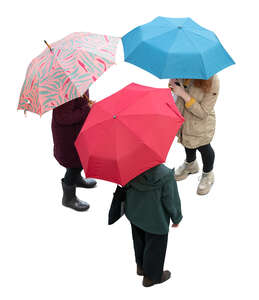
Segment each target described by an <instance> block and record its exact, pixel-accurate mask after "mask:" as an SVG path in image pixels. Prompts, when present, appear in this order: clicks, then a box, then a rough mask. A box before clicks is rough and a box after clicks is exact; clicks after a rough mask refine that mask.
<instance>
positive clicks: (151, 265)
mask: <svg viewBox="0 0 259 300" xmlns="http://www.w3.org/2000/svg"><path fill="white" fill-rule="evenodd" d="M125 189H126V200H125V215H126V217H127V218H128V220H129V221H130V223H131V227H132V238H133V244H134V250H135V259H136V263H137V274H138V275H143V276H144V278H143V285H144V286H145V287H150V286H152V285H154V284H157V283H162V282H164V281H166V280H168V279H169V278H170V277H171V273H170V271H163V268H164V260H165V254H166V248H167V239H168V231H169V225H170V219H171V221H172V223H173V225H172V226H173V227H177V226H178V224H179V223H180V221H181V219H182V212H181V202H180V198H179V194H178V189H177V184H176V181H175V178H174V170H171V169H169V168H167V167H166V166H165V165H163V164H161V165H158V166H155V167H153V168H151V169H149V170H147V171H145V172H144V173H142V174H140V175H139V176H137V177H135V178H134V179H133V180H131V181H130V182H129V183H127V184H126V185H125Z"/></svg>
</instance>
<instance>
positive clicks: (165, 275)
mask: <svg viewBox="0 0 259 300" xmlns="http://www.w3.org/2000/svg"><path fill="white" fill-rule="evenodd" d="M170 277H171V272H170V271H164V272H163V274H162V277H161V280H160V281H159V282H154V281H152V280H150V279H149V278H147V277H146V276H144V278H143V281H142V284H143V286H144V287H150V286H153V285H155V284H160V283H163V282H165V281H167V280H168V279H170Z"/></svg>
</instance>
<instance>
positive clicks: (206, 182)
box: [197, 171, 214, 195]
mask: <svg viewBox="0 0 259 300" xmlns="http://www.w3.org/2000/svg"><path fill="white" fill-rule="evenodd" d="M213 183H214V173H213V171H210V172H209V173H205V172H203V173H202V177H201V180H200V183H199V185H198V189H197V194H198V195H206V194H208V193H209V191H210V189H211V187H212V185H213Z"/></svg>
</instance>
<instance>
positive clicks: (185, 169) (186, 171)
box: [174, 160, 199, 181]
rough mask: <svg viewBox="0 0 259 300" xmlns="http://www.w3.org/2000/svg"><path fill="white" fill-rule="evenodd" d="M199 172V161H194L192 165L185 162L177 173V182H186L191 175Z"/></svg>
mask: <svg viewBox="0 0 259 300" xmlns="http://www.w3.org/2000/svg"><path fill="white" fill-rule="evenodd" d="M198 172H199V165H198V162H197V160H194V161H192V162H190V163H188V162H187V161H185V162H184V163H183V164H182V165H181V166H180V167H178V168H177V169H176V171H175V174H174V178H175V180H177V181H180V180H184V179H185V178H187V177H188V176H189V175H190V174H195V173H198Z"/></svg>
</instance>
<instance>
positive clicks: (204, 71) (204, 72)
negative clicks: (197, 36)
mask: <svg viewBox="0 0 259 300" xmlns="http://www.w3.org/2000/svg"><path fill="white" fill-rule="evenodd" d="M183 32H184V34H185V35H186V36H187V37H188V39H189V41H190V42H191V44H192V45H193V46H194V47H195V48H196V49H197V50H198V53H199V55H200V57H201V62H202V66H203V75H204V76H205V77H207V76H206V75H207V71H206V68H205V65H204V62H203V59H202V54H201V53H200V51H199V49H198V47H197V46H196V44H195V43H194V42H193V41H192V39H191V38H190V37H189V35H188V34H187V32H186V31H185V30H183Z"/></svg>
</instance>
